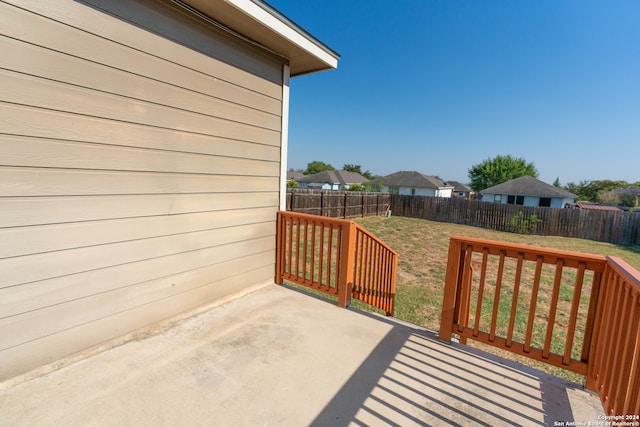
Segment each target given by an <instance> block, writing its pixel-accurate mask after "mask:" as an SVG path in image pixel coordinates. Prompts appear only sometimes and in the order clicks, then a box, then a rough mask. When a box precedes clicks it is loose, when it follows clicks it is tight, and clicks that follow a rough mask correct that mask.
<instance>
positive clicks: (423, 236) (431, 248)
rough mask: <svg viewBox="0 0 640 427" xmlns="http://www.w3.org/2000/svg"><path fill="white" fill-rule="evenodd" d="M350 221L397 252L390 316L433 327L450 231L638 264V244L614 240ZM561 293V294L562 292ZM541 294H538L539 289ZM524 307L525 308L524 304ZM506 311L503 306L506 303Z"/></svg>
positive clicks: (408, 221)
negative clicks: (627, 243)
mask: <svg viewBox="0 0 640 427" xmlns="http://www.w3.org/2000/svg"><path fill="white" fill-rule="evenodd" d="M356 222H357V223H358V224H360V225H362V226H363V227H365V228H366V229H367V230H369V231H370V232H372V233H373V234H375V235H376V236H377V237H378V238H380V239H381V240H382V241H384V242H385V243H386V244H388V245H389V246H390V247H391V248H393V249H394V250H395V251H397V252H398V253H399V255H400V260H399V266H398V267H399V268H398V277H397V290H396V302H395V317H397V318H399V319H402V320H406V321H409V322H412V323H415V324H417V325H420V326H424V327H426V328H429V329H432V330H435V331H437V330H438V329H439V328H440V312H441V305H442V297H443V288H444V280H445V272H446V263H447V253H448V249H449V238H450V237H451V236H453V235H460V236H465V237H477V238H482V239H491V240H498V241H504V242H513V243H521V244H526V245H533V246H542V247H547V248H554V249H564V250H570V251H576V252H585V253H590V254H598V255H610V256H618V257H620V258H622V259H624V260H625V261H626V262H628V263H629V264H630V265H631V266H633V267H634V268H636V269H638V270H640V246H618V245H612V244H608V243H601V242H593V241H589V240H582V239H570V238H564V237H544V236H533V235H521V234H513V233H504V232H499V231H493V230H487V229H482V228H476V227H470V226H465V225H456V224H449V223H441V222H434V221H427V220H422V219H414V218H404V217H390V218H386V217H366V218H360V219H357V220H356ZM569 283H570V280H569ZM523 284H524V283H523ZM521 290H522V289H521ZM524 291H525V294H526V292H527V290H526V289H524ZM529 291H530V290H529ZM571 293H572V289H571V288H570V287H568V289H566V288H565V286H564V285H563V286H562V288H561V300H568V301H569V303H570V300H571ZM563 294H567V295H565V296H564V297H563V296H562V295H563ZM541 298H544V295H543V296H542V297H541ZM488 304H490V302H488ZM352 305H353V306H354V307H356V308H360V309H364V310H370V311H372V310H375V309H371V308H370V307H369V306H368V305H366V304H362V303H360V302H359V301H353V302H352ZM501 305H502V304H501ZM524 308H525V310H526V307H524ZM506 311H507V312H508V309H507V310H506ZM483 312H484V309H483ZM517 314H518V316H519V320H517V322H521V323H522V322H526V317H527V316H526V314H523V313H522V312H521V311H520V309H519V311H518V312H517ZM561 320H562V319H561ZM541 323H542V322H541ZM539 335H544V328H540V334H539ZM554 337H555V335H554ZM514 338H515V337H514ZM468 344H469V345H472V346H474V347H479V348H482V349H483V350H486V351H488V352H491V353H494V354H499V355H501V356H503V357H506V358H511V359H516V360H518V361H520V362H521V363H524V364H527V365H529V366H533V367H536V368H538V369H541V370H544V371H547V372H550V373H552V374H554V375H558V376H560V377H563V378H565V379H569V380H572V381H575V382H582V377H581V376H579V375H576V374H573V373H571V372H568V371H565V370H563V369H559V368H555V367H552V366H549V365H547V364H544V363H538V362H535V361H532V360H529V359H526V358H521V357H518V356H516V355H514V354H512V353H508V352H503V351H501V350H498V349H496V348H494V347H489V346H484V345H483V344H480V343H476V342H474V341H472V340H469V341H468ZM534 344H535V343H534ZM556 344H558V343H556ZM552 351H555V352H558V348H557V347H556V348H555V349H552Z"/></svg>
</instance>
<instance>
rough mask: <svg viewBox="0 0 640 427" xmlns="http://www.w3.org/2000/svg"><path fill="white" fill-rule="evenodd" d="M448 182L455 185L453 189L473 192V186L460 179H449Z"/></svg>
mask: <svg viewBox="0 0 640 427" xmlns="http://www.w3.org/2000/svg"><path fill="white" fill-rule="evenodd" d="M447 184H449V185H453V191H464V192H466V193H469V192H471V188H469V187H467V186H466V185H464V184H463V183H461V182H458V181H447Z"/></svg>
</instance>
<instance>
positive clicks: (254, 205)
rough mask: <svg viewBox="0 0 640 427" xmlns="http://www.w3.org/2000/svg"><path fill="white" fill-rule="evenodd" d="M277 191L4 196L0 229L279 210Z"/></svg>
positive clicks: (23, 228)
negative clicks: (191, 214) (167, 216)
mask: <svg viewBox="0 0 640 427" xmlns="http://www.w3.org/2000/svg"><path fill="white" fill-rule="evenodd" d="M277 205H278V193H277V192H264V193H253V192H246V193H239V192H236V193H213V194H211V193H202V194H158V195H155V194H151V195H122V196H120V195H116V196H81V197H73V196H69V197H66V196H60V197H0V228H1V227H22V228H21V229H22V230H27V228H25V226H30V225H41V224H68V223H75V222H78V223H81V222H83V221H91V222H93V221H99V220H108V219H118V218H131V217H149V218H151V217H153V216H156V215H161V216H163V217H164V216H165V215H178V214H186V213H190V212H210V211H211V212H215V211H240V210H245V209H259V208H261V207H264V206H268V207H272V208H273V209H276V206H277Z"/></svg>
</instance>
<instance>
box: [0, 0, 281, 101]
mask: <svg viewBox="0 0 640 427" xmlns="http://www.w3.org/2000/svg"><path fill="white" fill-rule="evenodd" d="M9 3H15V4H16V7H14V6H11V5H8V4H5V3H1V4H0V23H1V24H2V25H1V26H2V32H3V34H6V35H7V36H9V37H12V38H15V39H18V40H23V41H25V42H28V43H32V44H35V45H38V46H42V47H46V48H48V49H51V50H55V51H59V52H64V53H65V54H68V55H73V56H76V57H78V58H83V59H86V60H89V61H93V62H97V63H99V64H105V65H108V66H111V67H113V68H118V69H121V70H127V71H128V72H130V73H133V74H137V75H140V76H152V77H153V78H154V79H156V80H159V81H163V82H167V83H171V84H174V85H176V86H180V87H185V88H188V89H191V90H194V91H196V92H201V93H209V92H214V93H221V92H222V93H224V90H221V88H220V87H219V85H214V86H213V87H209V84H213V83H215V80H219V81H221V82H222V84H223V85H226V84H230V85H234V86H237V87H238V88H244V89H245V90H248V91H253V92H256V93H258V94H263V96H267V97H270V98H273V99H274V100H276V102H275V103H273V104H271V108H269V109H267V111H270V112H272V113H277V108H274V107H275V106H277V105H278V104H279V101H280V99H281V84H282V74H281V73H282V71H281V69H280V67H279V66H278V65H277V63H276V62H275V61H270V62H265V61H264V58H255V60H254V61H253V64H252V65H253V66H249V65H245V66H244V68H242V69H240V68H238V67H237V66H234V65H232V64H233V62H234V60H235V59H237V58H238V56H240V55H242V56H244V57H249V58H253V57H254V56H255V55H251V51H249V50H247V49H244V50H242V49H241V47H239V46H238V44H237V43H233V42H231V41H229V40H228V39H226V38H225V37H222V36H215V35H214V33H212V32H211V31H209V28H200V29H199V31H198V32H199V33H200V34H203V36H204V34H205V33H206V36H204V39H202V40H200V43H201V44H202V45H203V46H201V50H200V51H195V50H190V49H180V48H179V45H177V44H176V42H175V41H172V40H170V39H167V38H166V37H158V36H157V35H155V34H153V33H150V32H148V31H145V30H143V29H142V28H139V27H137V26H134V25H130V24H128V23H127V22H126V21H124V20H120V19H118V18H116V17H110V16H108V15H106V14H104V13H101V12H100V11H98V10H95V9H93V8H91V7H87V6H85V5H83V4H82V3H80V2H74V1H65V2H64V3H59V2H58V3H56V2H43V1H40V0H19V1H17V0H12V1H11V2H9ZM115 3H122V2H114V4H115ZM134 4H135V3H134V2H130V4H129V6H133V5H134ZM146 11H147V13H154V12H153V11H154V8H152V7H151V8H146ZM45 17H46V18H45ZM191 22H192V21H191V20H188V19H186V18H185V19H184V20H183V21H182V23H180V22H177V21H174V25H180V26H181V28H182V29H183V30H184V31H187V28H188V25H189V23H191ZM96 23H98V24H99V25H96ZM158 26H160V22H158ZM165 30H166V28H163V27H162V26H160V27H159V28H157V29H156V31H165ZM51 34H55V37H51ZM211 37H214V39H212V38H211ZM112 40H117V41H118V43H116V44H114V43H113V42H112ZM196 41H197V40H196ZM184 43H186V44H188V43H189V41H188V40H185V41H184ZM208 45H210V46H208ZM225 45H232V46H233V47H236V48H238V49H237V50H235V51H228V49H227V52H228V55H229V56H231V57H230V58H226V59H225V60H220V59H217V55H218V50H222V49H224V46H225ZM202 51H204V52H205V53H208V54H203V52H202ZM132 55H133V56H132ZM234 56H235V58H234ZM265 70H269V72H268V73H266V74H267V76H262V74H265ZM256 73H257V74H259V75H260V78H259V79H256ZM238 98H240V99H242V96H238V95H237V94H236V93H235V92H233V95H232V96H231V97H230V99H238ZM265 102H266V101H265ZM249 105H250V106H253V103H251V104H249Z"/></svg>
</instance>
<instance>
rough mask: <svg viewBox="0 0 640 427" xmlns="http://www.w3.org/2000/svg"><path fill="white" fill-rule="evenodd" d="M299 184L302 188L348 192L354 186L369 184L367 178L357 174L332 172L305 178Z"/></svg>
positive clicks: (323, 172)
mask: <svg viewBox="0 0 640 427" xmlns="http://www.w3.org/2000/svg"><path fill="white" fill-rule="evenodd" d="M298 182H299V183H300V188H313V189H317V190H348V189H349V187H351V186H352V185H353V184H362V183H364V182H367V178H365V177H364V176H362V175H360V174H359V173H356V172H349V171H336V170H332V171H322V172H318V173H316V174H313V175H307V176H304V177H303V178H300V179H299V180H298Z"/></svg>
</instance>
